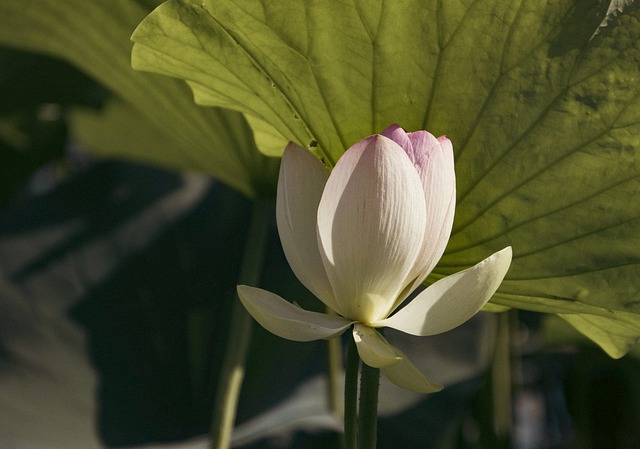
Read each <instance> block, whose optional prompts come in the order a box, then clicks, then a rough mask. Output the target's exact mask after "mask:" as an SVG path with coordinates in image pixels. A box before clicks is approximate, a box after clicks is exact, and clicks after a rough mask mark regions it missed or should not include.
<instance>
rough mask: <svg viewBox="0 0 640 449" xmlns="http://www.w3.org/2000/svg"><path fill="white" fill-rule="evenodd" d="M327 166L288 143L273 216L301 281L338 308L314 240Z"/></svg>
mask: <svg viewBox="0 0 640 449" xmlns="http://www.w3.org/2000/svg"><path fill="white" fill-rule="evenodd" d="M328 178H329V170H327V169H326V168H325V167H324V165H322V163H321V162H320V161H319V160H318V159H317V158H316V157H315V156H313V155H312V154H311V153H310V152H309V151H307V150H305V149H304V148H302V147H301V146H299V145H296V144H295V143H289V145H287V147H286V148H285V150H284V153H283V155H282V162H281V163H280V176H279V178H278V198H277V202H276V220H277V222H278V233H279V234H280V240H281V242H282V248H283V250H284V254H285V256H286V257H287V261H288V262H289V265H290V266H291V269H292V270H293V272H294V273H295V275H296V277H297V278H298V279H299V280H300V282H302V284H303V285H304V286H305V287H307V288H308V289H309V291H311V293H313V294H314V295H315V296H316V297H318V299H320V300H321V301H322V302H324V303H325V304H326V305H327V306H329V307H331V308H332V309H334V310H336V311H338V312H340V310H339V309H338V308H337V307H338V306H337V304H336V302H335V300H334V296H333V291H332V289H331V284H330V283H329V279H328V278H327V275H326V273H325V271H324V265H323V263H322V258H321V257H320V251H319V250H318V240H317V232H316V225H317V214H318V204H319V203H320V198H321V196H322V191H323V190H324V186H325V184H326V182H327V179H328Z"/></svg>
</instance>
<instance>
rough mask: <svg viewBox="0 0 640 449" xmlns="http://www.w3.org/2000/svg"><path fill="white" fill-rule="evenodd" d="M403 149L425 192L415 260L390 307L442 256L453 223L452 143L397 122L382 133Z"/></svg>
mask: <svg viewBox="0 0 640 449" xmlns="http://www.w3.org/2000/svg"><path fill="white" fill-rule="evenodd" d="M382 134H383V135H385V136H388V137H389V138H391V139H393V140H394V141H395V142H397V143H398V144H399V145H400V146H402V148H403V149H404V150H405V152H406V153H407V155H408V156H409V159H410V160H411V162H412V163H413V165H414V167H415V168H416V170H417V171H418V173H419V176H420V180H421V181H422V187H423V190H424V194H425V205H426V218H427V224H426V227H425V239H424V241H423V243H422V247H421V249H420V254H419V256H418V258H417V259H416V263H415V265H414V267H413V269H412V270H411V272H410V273H409V276H408V284H409V285H408V287H407V288H406V289H405V291H404V292H403V293H402V294H401V295H400V296H399V297H398V300H397V301H396V304H395V305H394V307H393V309H394V310H395V308H396V307H398V306H399V305H400V304H401V303H402V301H404V299H405V298H406V297H407V296H408V295H409V294H410V293H411V292H412V291H413V290H415V289H416V288H417V287H418V285H420V284H421V283H422V282H423V281H424V279H425V278H426V277H427V275H428V274H429V273H430V272H431V271H432V270H433V268H434V267H435V266H436V264H437V263H438V260H440V258H441V257H442V254H443V253H444V250H445V247H446V246H447V242H448V241H449V237H450V235H451V228H452V226H453V216H454V212H455V202H456V179H455V171H454V161H453V146H452V145H451V141H450V140H449V139H447V138H446V137H444V136H442V137H440V138H437V139H436V138H435V137H434V136H433V135H432V134H430V133H428V132H427V131H416V132H413V133H406V132H405V131H404V130H403V129H402V128H400V127H399V126H398V125H391V126H389V127H388V128H387V129H385V130H384V131H383V132H382Z"/></svg>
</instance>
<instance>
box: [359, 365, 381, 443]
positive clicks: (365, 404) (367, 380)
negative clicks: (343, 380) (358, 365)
mask: <svg viewBox="0 0 640 449" xmlns="http://www.w3.org/2000/svg"><path fill="white" fill-rule="evenodd" d="M379 387H380V369H378V368H372V367H370V366H369V365H367V364H366V363H363V364H362V369H361V372H360V411H359V414H358V448H359V449H375V447H376V440H377V437H378V390H379Z"/></svg>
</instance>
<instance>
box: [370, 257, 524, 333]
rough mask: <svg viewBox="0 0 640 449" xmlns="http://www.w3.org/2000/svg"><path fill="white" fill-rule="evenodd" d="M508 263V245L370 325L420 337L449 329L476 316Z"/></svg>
mask: <svg viewBox="0 0 640 449" xmlns="http://www.w3.org/2000/svg"><path fill="white" fill-rule="evenodd" d="M510 264H511V247H510V246H509V247H507V248H505V249H503V250H501V251H498V252H497V253H495V254H493V255H491V256H489V257H487V258H486V259H485V260H483V261H482V262H480V263H479V264H477V265H475V266H473V267H471V268H469V269H467V270H464V271H461V272H459V273H456V274H453V275H451V276H448V277H446V278H444V279H441V280H439V281H438V282H436V283H435V284H433V285H431V286H430V287H429V288H427V289H426V290H424V291H423V292H422V293H420V294H419V295H418V296H416V297H415V298H414V299H413V301H411V302H410V303H409V304H407V305H406V306H405V307H404V308H402V309H400V310H399V311H398V312H397V313H395V314H394V315H393V316H391V317H390V318H387V319H385V320H381V321H378V322H377V323H373V324H372V325H373V326H375V327H382V326H386V327H392V328H394V329H398V330H400V331H402V332H406V333H407V334H411V335H421V336H427V335H435V334H440V333H442V332H446V331H448V330H451V329H453V328H454V327H457V326H459V325H461V324H462V323H464V322H465V321H467V320H468V319H469V318H471V317H472V316H473V315H475V314H476V313H477V312H478V311H479V310H480V309H481V308H482V306H484V304H485V303H486V302H487V301H489V299H490V298H491V296H492V295H493V294H494V293H495V291H496V290H497V289H498V286H499V285H500V283H501V282H502V279H503V278H504V276H505V274H507V270H508V269H509V265H510Z"/></svg>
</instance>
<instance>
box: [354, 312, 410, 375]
mask: <svg viewBox="0 0 640 449" xmlns="http://www.w3.org/2000/svg"><path fill="white" fill-rule="evenodd" d="M353 339H354V340H355V342H356V347H357V348H358V354H359V355H360V358H361V359H362V361H363V362H364V363H366V364H367V365H369V366H372V367H374V368H381V367H383V366H389V365H392V364H394V363H398V362H399V361H400V357H399V356H398V355H397V354H396V353H395V350H394V348H393V346H391V345H390V344H389V342H388V341H387V340H386V339H385V338H384V337H383V336H382V335H380V333H379V332H378V331H377V330H375V329H372V328H370V327H369V326H364V325H362V324H358V323H356V324H355V325H354V326H353Z"/></svg>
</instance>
